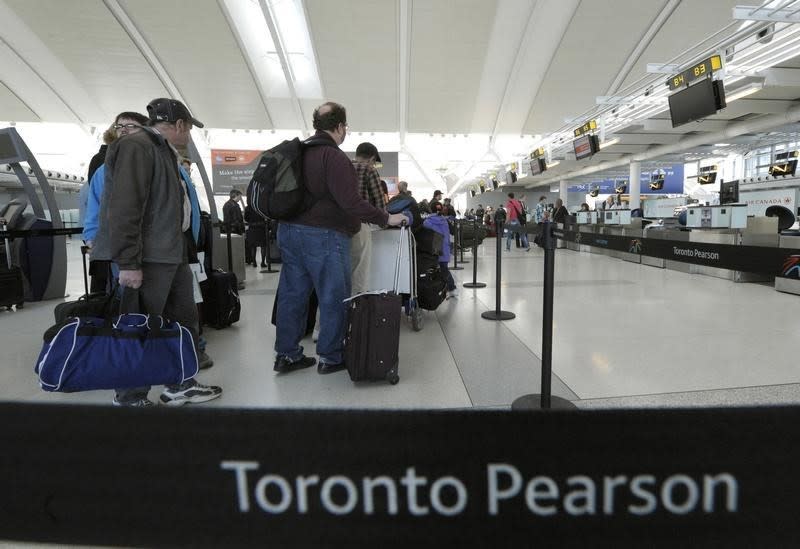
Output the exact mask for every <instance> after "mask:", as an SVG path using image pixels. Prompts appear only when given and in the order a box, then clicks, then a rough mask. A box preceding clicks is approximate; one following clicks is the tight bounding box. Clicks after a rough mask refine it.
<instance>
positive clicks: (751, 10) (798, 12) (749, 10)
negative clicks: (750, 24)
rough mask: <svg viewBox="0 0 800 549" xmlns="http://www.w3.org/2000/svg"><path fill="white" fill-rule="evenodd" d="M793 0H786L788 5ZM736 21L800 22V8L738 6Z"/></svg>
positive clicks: (785, 3)
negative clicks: (788, 0) (789, 0)
mask: <svg viewBox="0 0 800 549" xmlns="http://www.w3.org/2000/svg"><path fill="white" fill-rule="evenodd" d="M789 3H791V2H784V3H783V5H787V4H789ZM733 19H734V20H736V21H768V22H770V23H800V8H769V7H766V6H736V7H735V8H733Z"/></svg>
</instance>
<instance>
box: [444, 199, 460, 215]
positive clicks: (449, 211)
mask: <svg viewBox="0 0 800 549" xmlns="http://www.w3.org/2000/svg"><path fill="white" fill-rule="evenodd" d="M441 213H442V215H443V216H445V217H449V218H450V219H455V217H456V214H457V212H456V209H455V208H454V207H453V203H452V200H450V199H449V198H445V199H444V204H442V212H441Z"/></svg>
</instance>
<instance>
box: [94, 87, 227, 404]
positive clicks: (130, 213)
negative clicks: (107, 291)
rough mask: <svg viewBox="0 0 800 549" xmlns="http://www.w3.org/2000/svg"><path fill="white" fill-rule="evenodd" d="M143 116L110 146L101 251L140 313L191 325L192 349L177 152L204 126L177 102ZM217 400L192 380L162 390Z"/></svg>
mask: <svg viewBox="0 0 800 549" xmlns="http://www.w3.org/2000/svg"><path fill="white" fill-rule="evenodd" d="M147 114H148V118H149V121H148V127H144V128H142V130H141V131H139V132H137V133H134V134H131V135H128V136H125V137H123V138H121V139H118V140H117V141H115V142H114V143H113V144H112V145H111V146H110V147H109V150H108V153H107V155H106V189H105V193H104V195H103V205H102V206H101V223H103V224H105V225H106V226H107V227H108V231H106V232H107V235H108V243H107V244H106V245H107V246H108V252H109V255H110V259H111V260H112V261H114V262H115V263H117V265H119V269H120V271H119V284H120V286H122V287H123V288H131V289H135V290H138V293H139V303H140V306H141V308H142V311H141V312H143V313H148V314H152V315H163V316H165V317H167V318H169V319H171V320H175V321H177V322H180V323H181V324H183V325H184V326H186V327H188V328H189V329H190V330H191V331H192V336H193V338H194V340H195V346H197V336H198V331H199V321H198V316H197V307H196V305H195V301H194V292H193V280H192V278H193V276H194V275H193V274H192V272H191V270H190V268H189V261H190V259H191V260H195V259H196V247H195V244H194V239H193V237H192V233H191V222H192V208H191V204H190V200H189V190H188V189H187V187H186V183H185V182H184V181H183V179H182V178H181V177H180V175H179V168H178V162H179V160H180V158H181V157H180V155H179V154H178V151H177V149H176V147H185V146H186V145H187V144H188V143H189V139H190V132H191V130H192V127H193V126H196V127H198V128H202V127H203V124H202V123H201V122H200V121H198V120H197V119H196V118H194V117H193V116H192V115H191V113H190V112H189V109H187V108H186V106H185V105H184V104H183V103H181V102H180V101H178V100H175V99H169V98H159V99H154V100H153V101H151V102H150V104H149V105H147ZM98 246H99V244H98ZM126 291H129V290H126ZM149 391H150V387H136V388H121V389H117V391H116V396H115V397H114V404H115V405H117V406H152V405H153V403H152V401H150V400H149V399H148V396H147V395H148V392H149ZM221 394H222V389H221V388H220V387H215V386H206V385H201V384H199V383H198V382H197V381H195V380H194V379H190V380H188V381H186V382H184V383H183V384H181V385H173V386H167V387H165V388H164V391H163V392H162V393H161V398H160V400H161V403H162V404H166V405H169V406H176V405H181V404H185V403H187V402H192V403H199V402H206V401H208V400H212V399H215V398H217V397H219V396H220V395H221Z"/></svg>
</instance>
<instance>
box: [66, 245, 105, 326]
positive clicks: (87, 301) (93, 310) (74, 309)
mask: <svg viewBox="0 0 800 549" xmlns="http://www.w3.org/2000/svg"><path fill="white" fill-rule="evenodd" d="M87 251H88V247H87V246H81V257H82V259H83V291H84V294H83V295H82V296H81V297H79V298H78V299H77V300H75V301H65V302H64V303H59V304H58V305H56V307H55V309H53V316H54V317H55V321H56V324H58V323H60V322H63V321H64V320H66V319H68V318H72V317H78V316H95V317H105V316H106V315H107V314H109V313H110V312H111V311H112V310H113V309H114V308H115V305H118V303H115V300H116V298H114V297H113V294H114V293H115V292H111V293H112V295H111V296H109V295H108V294H106V293H105V292H92V293H90V292H89V280H88V277H87V274H86V252H87Z"/></svg>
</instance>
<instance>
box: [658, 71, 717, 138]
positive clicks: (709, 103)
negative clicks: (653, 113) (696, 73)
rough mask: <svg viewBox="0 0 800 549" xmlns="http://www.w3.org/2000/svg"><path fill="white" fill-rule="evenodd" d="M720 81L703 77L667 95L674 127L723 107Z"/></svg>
mask: <svg viewBox="0 0 800 549" xmlns="http://www.w3.org/2000/svg"><path fill="white" fill-rule="evenodd" d="M724 93H725V92H724V91H723V86H722V82H721V81H719V80H715V81H712V80H711V79H710V78H705V79H703V80H701V81H699V82H698V83H697V84H693V85H691V86H689V87H688V88H686V89H685V90H681V91H679V92H677V93H673V94H672V95H670V96H669V114H670V116H671V117H672V127H673V128H676V127H678V126H682V125H683V124H688V123H689V122H693V121H695V120H700V119H701V118H705V117H707V116H711V115H713V114H716V113H717V111H718V110H720V109H722V108H724V107H725V99H724V97H725V94H724Z"/></svg>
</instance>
